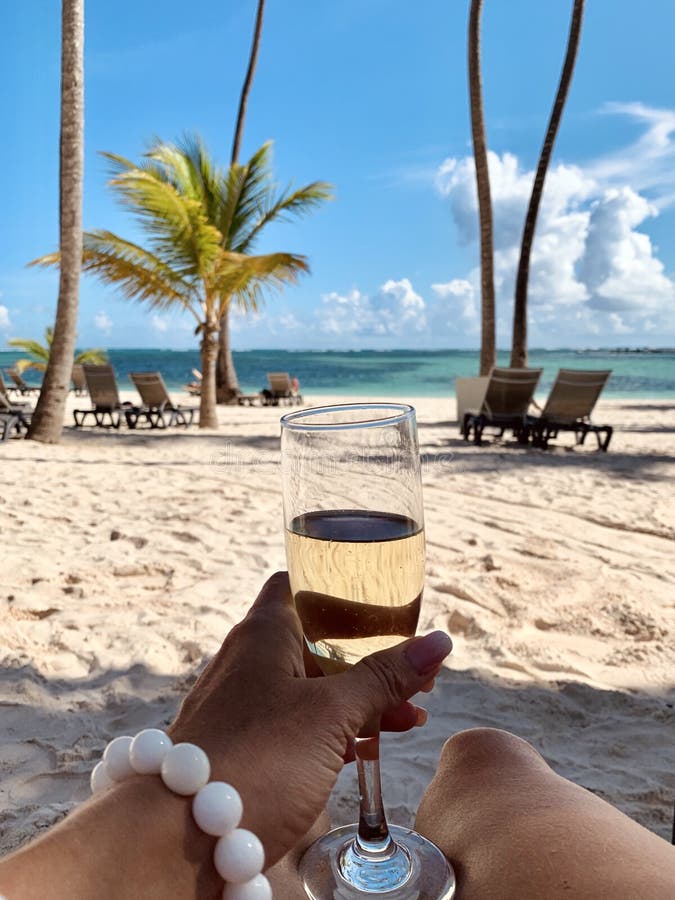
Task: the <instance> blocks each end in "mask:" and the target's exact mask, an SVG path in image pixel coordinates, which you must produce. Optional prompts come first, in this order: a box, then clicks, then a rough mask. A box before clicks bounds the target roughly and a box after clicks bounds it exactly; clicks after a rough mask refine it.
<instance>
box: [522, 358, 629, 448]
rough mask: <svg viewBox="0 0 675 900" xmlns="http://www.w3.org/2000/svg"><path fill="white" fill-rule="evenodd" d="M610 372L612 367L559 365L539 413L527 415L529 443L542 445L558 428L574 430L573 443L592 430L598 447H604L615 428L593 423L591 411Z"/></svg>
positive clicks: (580, 440) (582, 439)
mask: <svg viewBox="0 0 675 900" xmlns="http://www.w3.org/2000/svg"><path fill="white" fill-rule="evenodd" d="M611 374H612V370H611V369H603V370H591V371H582V370H580V369H561V370H560V371H559V372H558V375H557V377H556V380H555V382H554V383H553V387H552V388H551V393H550V394H549V395H548V400H547V401H546V406H544V409H543V410H542V412H541V415H540V416H529V417H528V424H529V428H530V432H531V434H532V443H533V444H534V445H535V446H537V447H544V448H545V447H547V446H548V442H549V441H550V440H551V438H556V437H557V436H558V432H559V431H573V432H574V434H575V437H576V443H577V444H583V442H584V441H585V440H586V435H588V434H589V433H590V432H592V433H593V434H594V435H595V437H596V440H597V442H598V448H599V449H600V450H604V451H606V450H607V448H608V447H609V442H610V441H611V439H612V434H613V432H614V429H613V428H612V426H611V425H595V424H593V422H591V413H592V412H593V407H594V406H595V404H596V402H597V400H598V397H599V396H600V394H601V393H602V390H603V388H604V386H605V385H606V384H607V379H608V378H609V376H610V375H611Z"/></svg>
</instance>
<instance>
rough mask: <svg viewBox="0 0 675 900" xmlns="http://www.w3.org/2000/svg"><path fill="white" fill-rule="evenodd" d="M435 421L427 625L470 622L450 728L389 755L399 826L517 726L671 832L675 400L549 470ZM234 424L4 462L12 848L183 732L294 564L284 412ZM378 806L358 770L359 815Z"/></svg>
mask: <svg viewBox="0 0 675 900" xmlns="http://www.w3.org/2000/svg"><path fill="white" fill-rule="evenodd" d="M184 399H186V398H184ZM315 399H318V398H311V400H312V401H314V400H315ZM322 399H323V398H322ZM82 402H83V401H78V403H79V404H80V405H81V404H82ZM71 405H72V403H71ZM416 405H417V406H418V410H419V420H420V440H421V451H422V453H423V454H424V459H425V490H426V492H425V501H426V513H427V536H428V578H427V588H426V592H425V597H424V606H423V612H422V619H421V622H420V628H421V629H424V630H426V629H431V628H437V627H440V628H449V630H450V631H451V633H452V635H453V638H454V640H455V651H454V654H453V656H452V658H451V662H450V664H449V665H448V667H447V669H445V670H444V671H443V673H442V676H441V677H440V678H439V680H438V685H437V687H436V690H435V692H434V694H433V696H431V697H430V698H429V700H428V706H429V709H430V712H431V716H430V723H429V725H428V727H427V728H426V729H424V730H421V731H420V730H418V731H416V732H415V733H414V734H411V735H406V736H395V737H387V738H386V739H385V741H384V749H383V753H384V763H383V766H384V788H385V800H386V801H387V805H388V808H389V810H390V812H391V817H392V819H393V820H395V821H398V822H401V823H405V822H407V821H409V820H410V817H411V814H412V812H413V810H414V808H415V806H416V804H417V803H418V800H419V797H420V794H421V792H422V791H423V789H424V787H425V785H426V784H427V782H428V780H429V779H430V777H431V774H432V771H433V768H434V765H435V761H436V759H437V757H438V754H439V751H440V748H441V746H442V743H443V740H444V739H445V737H446V736H447V735H449V734H451V733H452V732H454V731H456V730H458V729H461V728H466V727H471V726H476V725H493V726H498V727H502V728H507V729H509V730H511V731H514V732H516V733H517V734H520V735H521V736H523V737H525V738H527V739H528V740H530V741H532V742H533V743H534V744H535V746H537V747H538V748H539V750H541V752H542V753H543V754H544V756H545V757H546V758H547V759H548V760H549V762H550V763H551V764H552V765H553V766H554V768H555V769H556V770H557V771H559V772H561V773H562V774H564V775H567V776H569V777H571V778H573V779H574V780H576V781H577V782H578V783H580V784H582V785H584V786H586V787H587V788H589V789H591V790H593V791H594V792H596V793H598V794H600V795H601V796H603V797H605V798H607V799H608V800H609V801H611V802H612V803H615V804H616V805H617V806H618V807H619V808H621V809H622V810H624V811H625V812H626V813H628V815H630V816H633V817H634V818H635V819H637V820H638V821H640V822H642V823H644V824H645V825H646V826H648V827H649V828H651V829H653V830H654V831H656V832H657V833H659V834H661V835H663V836H664V837H665V836H667V835H668V834H669V828H670V823H671V821H672V803H673V793H674V788H675V781H674V778H673V746H674V744H675V741H674V738H675V728H674V727H673V725H674V722H675V714H674V712H673V702H674V700H675V692H674V690H673V681H674V678H673V676H674V673H675V644H674V642H673V635H674V634H675V604H674V597H675V591H674V589H673V585H674V583H675V554H674V553H673V550H674V549H675V543H674V542H675V492H674V491H673V483H674V482H673V475H674V474H675V457H674V456H673V449H674V446H675V440H674V434H675V403H672V402H671V403H667V402H656V403H651V404H646V403H645V404H643V403H636V402H634V401H631V402H628V401H625V402H620V401H613V402H607V403H603V404H601V405H600V406H599V408H598V411H597V416H596V419H597V420H598V421H599V420H604V421H607V422H609V423H611V424H614V425H615V426H616V427H617V432H616V433H615V436H614V439H613V442H612V445H611V448H610V451H609V453H608V454H606V455H605V454H600V453H597V452H595V451H594V442H593V440H592V438H589V446H588V447H585V448H580V449H577V450H569V449H563V445H566V446H567V447H570V446H571V443H572V437H571V435H563V436H561V438H560V440H559V441H558V445H559V446H558V448H557V449H554V450H551V451H548V452H542V451H538V450H532V449H527V450H524V449H522V448H519V447H517V446H515V445H513V444H512V443H511V442H507V443H506V444H504V443H500V444H494V445H490V446H484V447H481V448H475V447H473V446H470V445H466V444H464V443H463V442H462V441H460V440H459V438H458V433H457V429H456V426H455V425H454V424H452V420H453V419H454V408H453V404H452V403H450V402H447V401H439V400H420V401H419V402H418V403H417V404H416ZM220 416H221V421H222V423H223V424H222V427H221V431H220V432H219V433H218V434H216V433H212V432H205V433H202V432H199V431H198V430H197V429H196V428H192V429H190V430H189V431H188V432H187V433H186V432H184V431H183V430H173V431H171V432H167V433H157V432H153V433H150V432H148V431H145V430H144V431H143V432H140V431H138V432H128V431H120V432H119V433H103V432H101V431H98V432H96V431H94V430H93V429H87V430H86V431H85V432H82V433H74V432H72V431H68V433H67V434H66V437H65V440H64V442H63V443H62V444H61V445H59V446H55V447H51V446H44V445H40V444H35V443H32V442H27V441H11V442H10V443H9V444H5V445H0V472H1V473H2V474H1V477H2V485H3V487H2V492H1V496H0V511H1V513H2V518H1V522H2V531H1V536H2V539H1V541H0V852H1V851H6V850H9V849H11V848H13V847H16V846H18V845H19V844H20V843H22V842H23V841H24V840H26V839H27V838H28V837H29V836H30V835H31V834H34V833H35V832H36V831H38V830H39V829H41V828H44V827H46V826H47V825H49V824H50V823H51V822H53V821H54V820H55V819H57V818H59V817H60V816H62V815H64V814H65V813H66V812H67V811H68V810H69V809H70V808H71V807H72V806H73V805H74V804H75V803H77V802H78V801H80V800H81V799H83V798H84V797H85V796H86V795H87V790H88V788H87V782H88V774H89V771H90V770H91V768H92V766H93V764H94V762H95V760H96V759H97V757H98V756H99V754H100V752H101V750H102V749H103V747H104V745H105V743H106V742H107V741H108V740H109V739H110V738H111V737H113V736H115V735H118V734H123V733H134V732H135V731H137V730H139V729H140V728H142V727H145V726H151V725H156V726H162V725H165V724H167V723H168V722H169V721H170V719H171V717H172V715H173V713H174V712H175V710H176V707H177V704H178V702H179V699H180V698H181V696H182V695H183V694H184V692H185V690H186V688H187V687H188V686H189V685H190V684H191V683H192V681H193V680H194V677H195V672H196V671H197V670H198V669H199V667H200V665H201V664H202V663H203V661H204V660H205V658H207V657H208V655H209V654H211V653H213V652H214V651H215V649H216V648H217V646H218V644H219V642H220V640H221V639H222V637H223V636H224V635H225V633H226V632H227V630H228V629H229V628H230V626H231V625H232V624H233V623H234V622H236V621H237V620H238V619H239V618H240V617H241V615H242V613H243V612H244V610H245V609H246V608H247V606H248V604H249V602H250V601H251V599H252V598H253V597H254V595H255V593H256V592H257V590H258V588H259V587H260V585H261V583H262V582H263V580H264V579H265V577H266V576H267V575H269V574H270V573H271V572H273V571H275V570H276V569H279V568H283V567H284V551H283V540H282V531H281V509H280V504H281V494H280V485H279V470H278V432H279V428H278V417H279V410H276V409H260V408H252V409H251V408H233V409H230V408H226V409H221V411H220ZM425 701H426V698H425ZM354 804H355V791H354V773H353V771H352V768H351V767H349V768H348V769H347V770H345V772H344V773H343V775H342V776H341V779H340V782H339V785H338V790H337V791H336V794H335V796H334V798H333V802H332V812H333V815H334V818H335V820H336V821H338V822H343V821H348V820H351V819H353V816H354V809H355V806H354Z"/></svg>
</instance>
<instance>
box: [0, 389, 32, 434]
mask: <svg viewBox="0 0 675 900" xmlns="http://www.w3.org/2000/svg"><path fill="white" fill-rule="evenodd" d="M32 414H33V407H32V406H31V405H30V403H16V402H15V401H14V400H10V399H9V397H8V396H7V394H5V393H3V392H2V391H1V390H0V432H1V433H0V441H6V440H7V438H8V437H9V435H10V433H11V432H12V431H16V432H17V434H21V432H22V431H24V430H25V431H27V430H28V426H29V425H30V417H31V415H32Z"/></svg>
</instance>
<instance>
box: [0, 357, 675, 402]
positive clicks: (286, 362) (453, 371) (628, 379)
mask: <svg viewBox="0 0 675 900" xmlns="http://www.w3.org/2000/svg"><path fill="white" fill-rule="evenodd" d="M108 352H109V356H110V360H111V362H112V363H113V365H114V367H115V371H116V372H117V376H118V380H119V384H120V387H121V388H129V387H131V384H130V382H129V378H128V375H129V372H134V371H155V370H158V371H160V372H162V374H163V375H164V379H165V381H166V383H167V385H168V386H169V388H173V389H176V388H180V386H181V385H183V384H185V382H187V381H191V380H192V376H191V370H192V369H193V368H199V354H198V352H197V351H196V350H194V351H192V350H143V349H134V350H115V349H112V350H109V351H108ZM20 356H21V354H20V353H17V352H15V351H0V368H2V369H6V368H9V367H10V366H11V365H12V364H13V363H14V362H15V361H16V360H17V359H18V358H19V357H20ZM234 359H235V365H236V367H237V373H238V375H239V381H240V385H241V388H242V390H243V391H245V392H253V391H258V390H260V389H261V388H263V387H264V386H265V384H266V373H267V372H279V371H280V372H290V374H291V375H295V376H296V377H297V378H299V379H300V384H301V387H302V390H303V392H304V393H305V394H307V395H310V396H311V395H312V394H338V395H349V396H359V397H371V398H377V397H399V398H402V399H404V398H406V397H416V396H417V397H442V396H446V395H449V394H450V393H451V392H452V391H453V390H454V379H455V377H456V376H458V375H476V374H477V372H478V354H477V352H476V351H475V350H424V351H420V350H387V351H381V352H380V351H375V350H351V351H341V352H338V351H326V352H317V351H306V350H303V351H286V350H246V351H239V352H235V353H234ZM499 363H500V364H501V365H508V354H507V353H506V352H504V353H500V354H499ZM529 364H530V366H533V367H540V366H541V367H543V369H544V373H543V376H542V379H541V382H540V384H539V390H540V392H541V393H542V394H543V393H546V392H547V390H548V388H549V387H550V385H551V383H552V381H553V379H554V377H555V374H556V372H557V371H558V369H560V368H571V369H573V368H577V369H584V368H588V369H611V370H612V377H611V379H610V381H609V383H608V385H607V388H606V389H605V396H613V397H635V398H643V399H644V398H648V397H650V398H653V399H659V398H675V349H673V350H670V351H652V352H649V351H625V350H583V351H576V350H532V351H531V352H530V358H529ZM26 380H28V381H33V382H37V381H39V376H36V375H34V374H32V373H31V372H30V371H29V372H28V373H26Z"/></svg>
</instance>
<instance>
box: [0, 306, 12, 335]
mask: <svg viewBox="0 0 675 900" xmlns="http://www.w3.org/2000/svg"><path fill="white" fill-rule="evenodd" d="M11 327H12V323H11V321H10V319H9V310H8V309H7V307H6V306H3V305H2V304H0V331H9V330H10V328H11Z"/></svg>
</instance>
